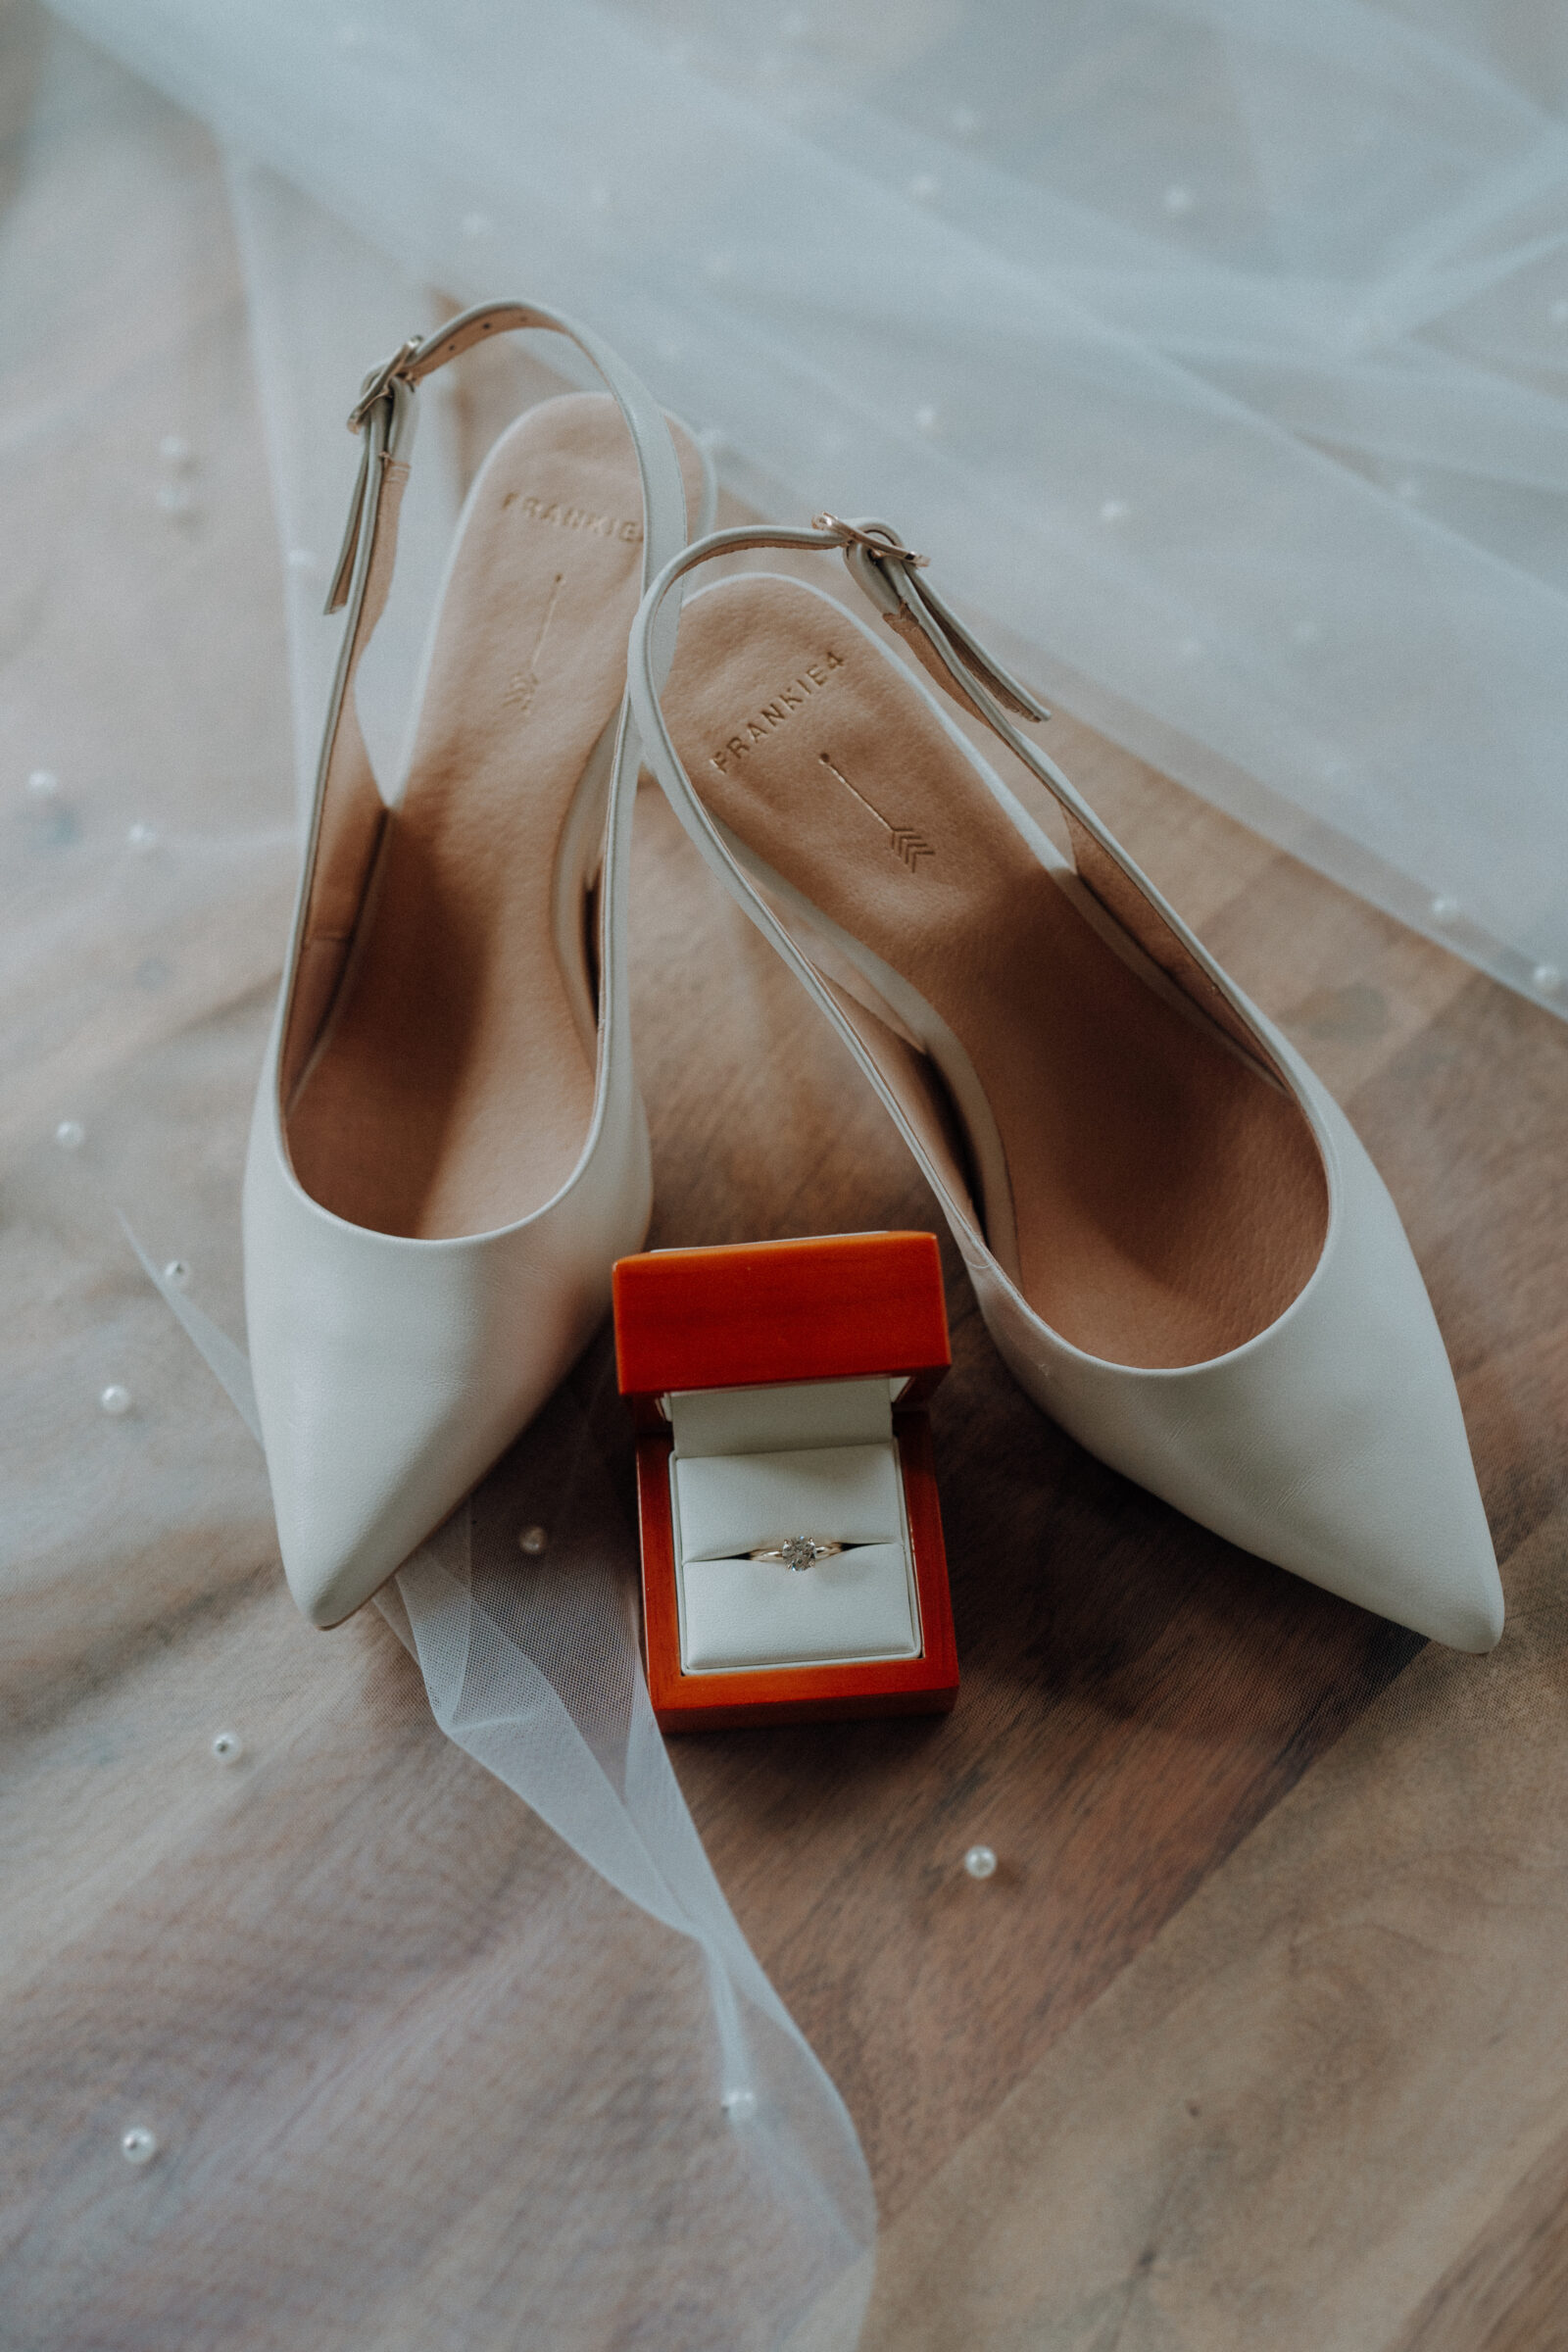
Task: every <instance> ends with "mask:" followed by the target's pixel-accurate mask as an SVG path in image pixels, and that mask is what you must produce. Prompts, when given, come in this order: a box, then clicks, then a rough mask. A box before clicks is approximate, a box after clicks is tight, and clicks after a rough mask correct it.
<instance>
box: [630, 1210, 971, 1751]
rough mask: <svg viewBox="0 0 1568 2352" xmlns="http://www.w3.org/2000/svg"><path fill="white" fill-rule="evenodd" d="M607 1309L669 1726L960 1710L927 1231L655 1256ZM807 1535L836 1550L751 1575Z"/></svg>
mask: <svg viewBox="0 0 1568 2352" xmlns="http://www.w3.org/2000/svg"><path fill="white" fill-rule="evenodd" d="M614 1306H615V1360H616V1368H617V1371H618V1374H619V1380H620V1390H621V1394H622V1396H624V1397H626V1398H627V1399H628V1400H629V1402H630V1404H631V1408H632V1413H633V1417H634V1419H635V1422H636V1428H637V1492H638V1513H639V1519H640V1523H641V1530H642V1565H643V1623H644V1639H645V1644H646V1654H647V1662H648V1688H649V1693H650V1696H651V1697H652V1699H653V1706H654V1713H655V1715H656V1716H657V1718H658V1720H659V1722H660V1725H661V1726H662V1729H663V1730H664V1731H666V1732H694V1731H705V1730H710V1729H713V1730H716V1729H719V1728H721V1727H725V1726H732V1725H742V1724H757V1723H764V1722H804V1721H810V1720H817V1721H820V1720H823V1719H826V1718H829V1717H834V1716H848V1715H896V1714H936V1713H941V1712H943V1711H945V1710H946V1709H947V1708H949V1707H951V1706H952V1704H953V1702H954V1699H955V1698H956V1695H957V1690H958V1664H957V1653H956V1649H955V1646H954V1639H953V1609H952V1603H951V1601H950V1599H949V1594H948V1566H947V1555H946V1553H945V1551H944V1549H943V1544H942V1519H941V1513H940V1511H939V1509H938V1505H937V1487H936V1472H935V1468H934V1465H933V1461H932V1452H931V1430H930V1424H929V1421H928V1418H927V1414H926V1401H927V1399H928V1397H930V1395H931V1392H932V1390H933V1389H934V1388H935V1387H936V1385H937V1383H938V1381H939V1380H941V1378H942V1376H943V1374H944V1373H945V1372H946V1371H947V1368H948V1365H949V1363H950V1362H951V1360H952V1357H951V1353H950V1350H949V1346H948V1322H947V1313H946V1310H945V1307H944V1304H943V1298H942V1272H941V1260H940V1258H939V1256H938V1252H937V1246H936V1242H935V1240H934V1238H933V1237H932V1235H930V1234H929V1233H872V1234H834V1235H830V1236H826V1237H823V1238H820V1239H817V1240H811V1241H796V1242H757V1243H743V1244H740V1245H738V1246H733V1247H726V1248H719V1249H711V1250H652V1251H649V1252H647V1253H646V1254H644V1255H642V1256H639V1257H623V1258H622V1259H621V1260H620V1262H619V1263H618V1265H617V1266H616V1267H615V1270H614ZM791 1538H807V1539H809V1540H810V1542H811V1543H812V1544H832V1545H835V1546H840V1547H841V1548H837V1549H835V1550H834V1551H832V1552H831V1553H829V1554H827V1555H826V1556H823V1557H818V1558H815V1559H813V1560H812V1561H811V1564H810V1565H809V1566H808V1567H805V1568H796V1567H792V1566H791V1565H790V1564H789V1563H788V1561H787V1560H784V1559H780V1558H773V1559H754V1558H751V1557H749V1556H748V1555H749V1554H751V1553H753V1552H756V1551H768V1550H772V1551H774V1552H778V1551H780V1550H781V1549H782V1548H783V1547H784V1546H785V1545H786V1544H788V1543H789V1541H790V1539H791Z"/></svg>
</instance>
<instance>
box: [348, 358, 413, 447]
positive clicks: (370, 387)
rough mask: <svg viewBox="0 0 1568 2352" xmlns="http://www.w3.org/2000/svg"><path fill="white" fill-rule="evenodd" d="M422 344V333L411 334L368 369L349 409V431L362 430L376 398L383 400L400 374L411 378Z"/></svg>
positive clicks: (356, 431)
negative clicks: (375, 365) (387, 358)
mask: <svg viewBox="0 0 1568 2352" xmlns="http://www.w3.org/2000/svg"><path fill="white" fill-rule="evenodd" d="M423 344H424V337H423V336H422V335H411V336H410V337H409V339H408V341H407V342H406V343H403V344H400V345H399V347H398V349H397V350H396V351H395V352H394V353H393V354H392V357H391V358H390V359H389V360H383V361H382V362H381V365H380V367H379V368H371V369H370V372H369V374H368V376H367V377H366V379H365V381H364V383H363V384H362V385H361V386H360V397H359V399H358V400H357V401H356V402H355V404H354V406H353V408H352V409H350V411H349V431H350V432H351V433H358V432H363V431H364V429H365V420H366V418H367V417H368V416H369V414H370V411H371V410H372V409H373V408H374V407H375V404H376V402H377V401H378V400H385V398H386V396H387V394H388V393H389V392H390V391H391V389H392V386H393V385H394V384H395V383H396V382H397V380H398V378H399V377H400V376H403V377H409V378H412V372H413V364H414V361H415V360H416V359H417V356H418V354H419V352H420V350H421V349H422V347H423Z"/></svg>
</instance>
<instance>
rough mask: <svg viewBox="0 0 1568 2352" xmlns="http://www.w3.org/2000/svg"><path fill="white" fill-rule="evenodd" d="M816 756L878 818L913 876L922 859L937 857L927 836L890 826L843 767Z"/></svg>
mask: <svg viewBox="0 0 1568 2352" xmlns="http://www.w3.org/2000/svg"><path fill="white" fill-rule="evenodd" d="M816 756H817V758H818V759H819V760H821V762H822V765H823V766H824V767H825V768H826V769H827V771H828V773H829V775H831V776H837V778H838V780H839V782H840V783H841V784H842V785H843V787H844V789H845V791H846V792H852V793H854V794H855V797H856V799H857V800H858V802H859V804H860V807H861V808H862V809H864V810H865V812H866V814H867V815H868V816H874V817H875V818H876V821H877V823H878V824H879V825H880V826H881V828H882V830H883V832H884V833H885V834H886V835H887V837H888V840H889V841H890V842H891V844H892V846H893V855H894V857H895V858H902V859H903V861H904V863H905V864H906V865H907V867H908V869H909V871H910V873H911V874H913V873H918V872H919V870H920V860H921V858H934V857H935V856H936V852H935V850H934V849H933V848H932V847H931V844H930V843H929V842H928V841H927V839H926V837H925V835H924V834H923V833H920V832H917V831H916V829H915V827H914V826H913V825H891V824H889V822H888V820H887V818H886V817H885V816H884V815H883V813H882V811H881V809H875V808H873V807H872V805H871V803H870V802H869V801H868V800H867V799H866V797H865V795H864V793H863V792H859V791H858V790H857V789H856V787H855V785H853V784H852V783H851V782H850V779H849V777H848V776H847V775H846V774H845V773H844V770H843V769H842V768H841V767H835V766H834V764H833V762H832V760H830V759H829V758H828V756H827V754H826V752H818V753H817V755H816Z"/></svg>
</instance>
